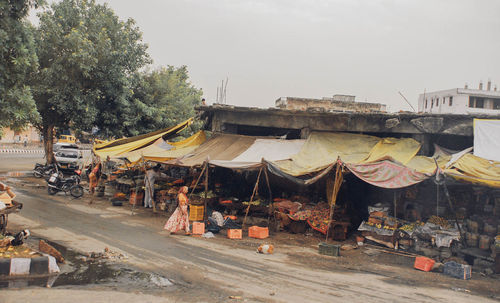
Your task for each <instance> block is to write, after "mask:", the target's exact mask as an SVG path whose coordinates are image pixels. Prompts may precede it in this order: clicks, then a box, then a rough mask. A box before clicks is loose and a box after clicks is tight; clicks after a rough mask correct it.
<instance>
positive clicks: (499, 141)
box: [474, 119, 500, 161]
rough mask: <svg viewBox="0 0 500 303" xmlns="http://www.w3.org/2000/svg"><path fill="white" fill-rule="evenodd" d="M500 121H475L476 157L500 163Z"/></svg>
mask: <svg viewBox="0 0 500 303" xmlns="http://www.w3.org/2000/svg"><path fill="white" fill-rule="evenodd" d="M499 151H500V120H490V119H474V156H478V157H481V158H485V159H488V160H494V161H500V152H499Z"/></svg>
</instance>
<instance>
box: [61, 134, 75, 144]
mask: <svg viewBox="0 0 500 303" xmlns="http://www.w3.org/2000/svg"><path fill="white" fill-rule="evenodd" d="M57 142H59V143H76V138H75V136H71V135H60V136H59V140H57Z"/></svg>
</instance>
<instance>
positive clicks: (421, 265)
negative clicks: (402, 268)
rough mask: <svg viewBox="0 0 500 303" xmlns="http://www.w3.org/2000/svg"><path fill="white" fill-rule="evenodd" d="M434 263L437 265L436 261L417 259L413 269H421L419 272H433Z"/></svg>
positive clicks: (424, 258)
mask: <svg viewBox="0 0 500 303" xmlns="http://www.w3.org/2000/svg"><path fill="white" fill-rule="evenodd" d="M434 263H436V261H434V260H432V259H430V258H426V257H416V258H415V264H414V265H413V267H414V268H415V269H419V270H423V271H431V270H432V266H434Z"/></svg>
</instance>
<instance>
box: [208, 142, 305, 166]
mask: <svg viewBox="0 0 500 303" xmlns="http://www.w3.org/2000/svg"><path fill="white" fill-rule="evenodd" d="M305 141H306V140H282V139H256V140H255V142H254V143H253V144H252V145H251V146H250V147H249V148H248V149H247V150H246V151H244V152H243V153H241V154H240V155H238V156H237V157H236V158H234V159H233V160H231V161H222V160H213V161H210V164H214V165H217V166H223V167H227V168H251V167H256V166H259V165H260V164H261V162H262V159H265V160H267V161H279V160H287V159H290V158H291V156H293V155H295V154H297V153H298V152H299V151H300V149H301V148H302V145H304V143H305Z"/></svg>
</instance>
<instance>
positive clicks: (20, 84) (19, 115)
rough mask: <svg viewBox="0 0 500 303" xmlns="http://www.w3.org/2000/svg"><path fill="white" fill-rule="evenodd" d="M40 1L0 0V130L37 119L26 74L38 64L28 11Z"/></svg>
mask: <svg viewBox="0 0 500 303" xmlns="http://www.w3.org/2000/svg"><path fill="white" fill-rule="evenodd" d="M40 4H43V1H37V0H0V129H1V128H2V127H6V126H13V127H14V128H19V127H22V126H24V125H25V124H26V123H28V122H29V121H37V120H38V117H39V116H38V112H37V111H36V106H35V102H34V100H33V96H32V94H31V90H30V87H29V85H28V77H29V75H30V74H31V73H33V72H35V71H36V69H37V67H38V61H37V55H36V51H35V43H34V39H33V34H32V27H31V25H30V24H29V23H28V22H27V21H25V17H26V16H27V15H28V11H29V9H30V8H32V7H38V6H39V5H40Z"/></svg>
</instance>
